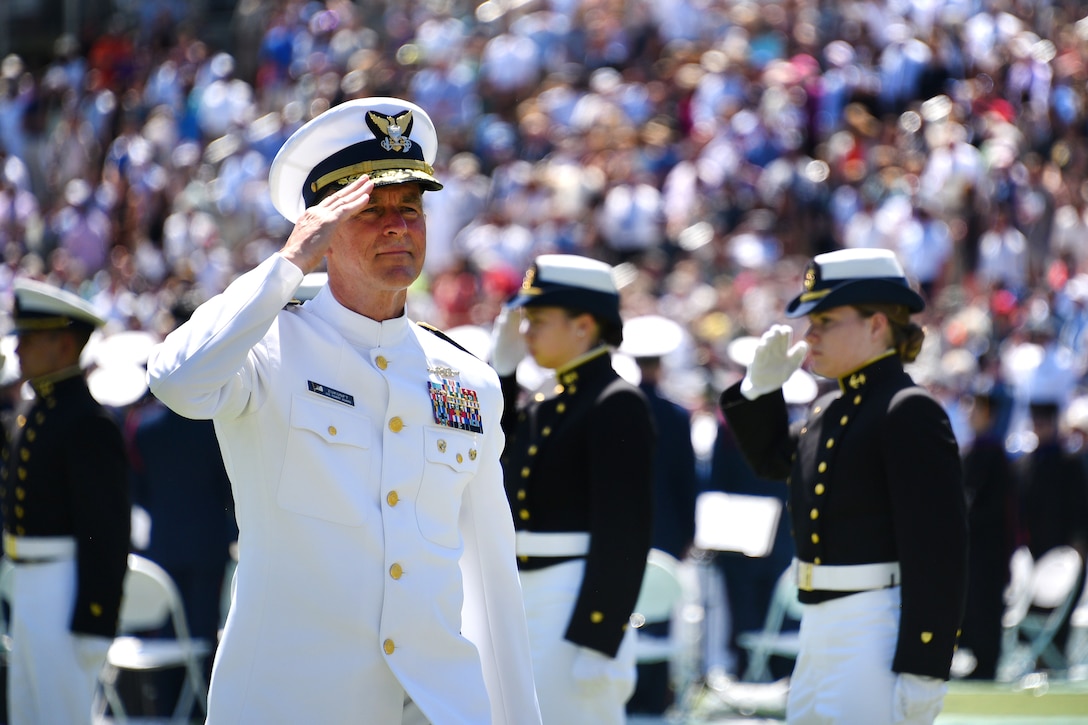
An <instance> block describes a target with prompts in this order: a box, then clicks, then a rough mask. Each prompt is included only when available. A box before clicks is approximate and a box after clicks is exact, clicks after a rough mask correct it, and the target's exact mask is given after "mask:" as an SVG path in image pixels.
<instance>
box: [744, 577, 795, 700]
mask: <svg viewBox="0 0 1088 725" xmlns="http://www.w3.org/2000/svg"><path fill="white" fill-rule="evenodd" d="M801 612H802V606H801V603H800V602H799V601H798V600H797V575H796V573H795V572H794V568H793V565H792V564H791V565H790V566H789V567H787V568H786V570H785V571H783V572H782V574H781V575H779V577H778V582H777V583H776V584H775V587H774V593H773V594H772V595H771V604H770V607H768V608H767V616H766V618H765V619H764V620H763V629H760V630H754V631H749V632H740V633H739V634H737V645H738V646H740V647H743V648H744V649H746V650H748V666H747V667H746V668H745V670H744V677H743V679H745V680H747V681H749V682H763V681H766V680H767V678H768V674H769V670H770V661H771V657H773V656H778V657H787V658H790V659H797V653H798V651H799V649H800V638H799V636H798V634H797V632H796V631H795V630H786V629H783V627H784V626H785V624H786V622H787V620H793V621H797V622H800V621H801Z"/></svg>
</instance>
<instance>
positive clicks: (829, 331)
mask: <svg viewBox="0 0 1088 725" xmlns="http://www.w3.org/2000/svg"><path fill="white" fill-rule="evenodd" d="M878 315H879V313H878V314H877V315H873V316H872V317H863V316H862V315H861V314H859V313H858V311H857V310H856V309H854V308H853V307H834V308H832V309H830V310H824V311H822V312H817V313H814V314H811V315H809V316H808V323H809V326H808V330H806V331H805V340H806V341H807V342H808V345H809V356H810V359H811V361H812V363H811V365H812V372H814V373H816V374H817V375H822V376H823V377H825V378H839V377H842V376H843V375H847V374H849V373H852V372H853V371H855V370H857V369H858V368H860V367H861V366H862V365H864V364H865V363H867V362H869V361H870V360H873V359H875V358H876V357H878V356H879V355H880V354H881V353H883V352H884V351H885V350H887V348H888V344H887V341H886V340H884V334H883V333H882V329H883V327H886V326H883V327H882V326H880V325H878V324H877V321H876V318H877V317H878ZM881 319H883V317H882V316H881Z"/></svg>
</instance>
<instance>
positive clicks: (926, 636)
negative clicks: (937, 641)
mask: <svg viewBox="0 0 1088 725" xmlns="http://www.w3.org/2000/svg"><path fill="white" fill-rule="evenodd" d="M932 641H933V633H932V632H922V644H929V643H930V642H932Z"/></svg>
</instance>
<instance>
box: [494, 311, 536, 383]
mask: <svg viewBox="0 0 1088 725" xmlns="http://www.w3.org/2000/svg"><path fill="white" fill-rule="evenodd" d="M528 352H529V349H528V347H527V346H526V345H525V338H524V337H522V336H521V310H520V309H517V308H515V309H511V308H509V307H503V308H502V311H501V312H499V316H498V317H496V318H495V325H494V327H492V328H491V357H490V360H491V367H493V368H495V372H497V373H498V374H499V375H500V376H504V377H505V376H507V375H513V374H514V372H515V371H516V370H517V368H518V363H519V362H521V361H522V359H523V358H524V357H525V355H526V354H527V353H528Z"/></svg>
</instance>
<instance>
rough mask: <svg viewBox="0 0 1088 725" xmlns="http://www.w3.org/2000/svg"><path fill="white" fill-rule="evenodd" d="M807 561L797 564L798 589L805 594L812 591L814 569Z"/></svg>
mask: <svg viewBox="0 0 1088 725" xmlns="http://www.w3.org/2000/svg"><path fill="white" fill-rule="evenodd" d="M813 566H814V565H813V564H810V563H808V562H807V561H799V562H797V588H798V589H800V590H801V591H803V592H811V591H812V567H813Z"/></svg>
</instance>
